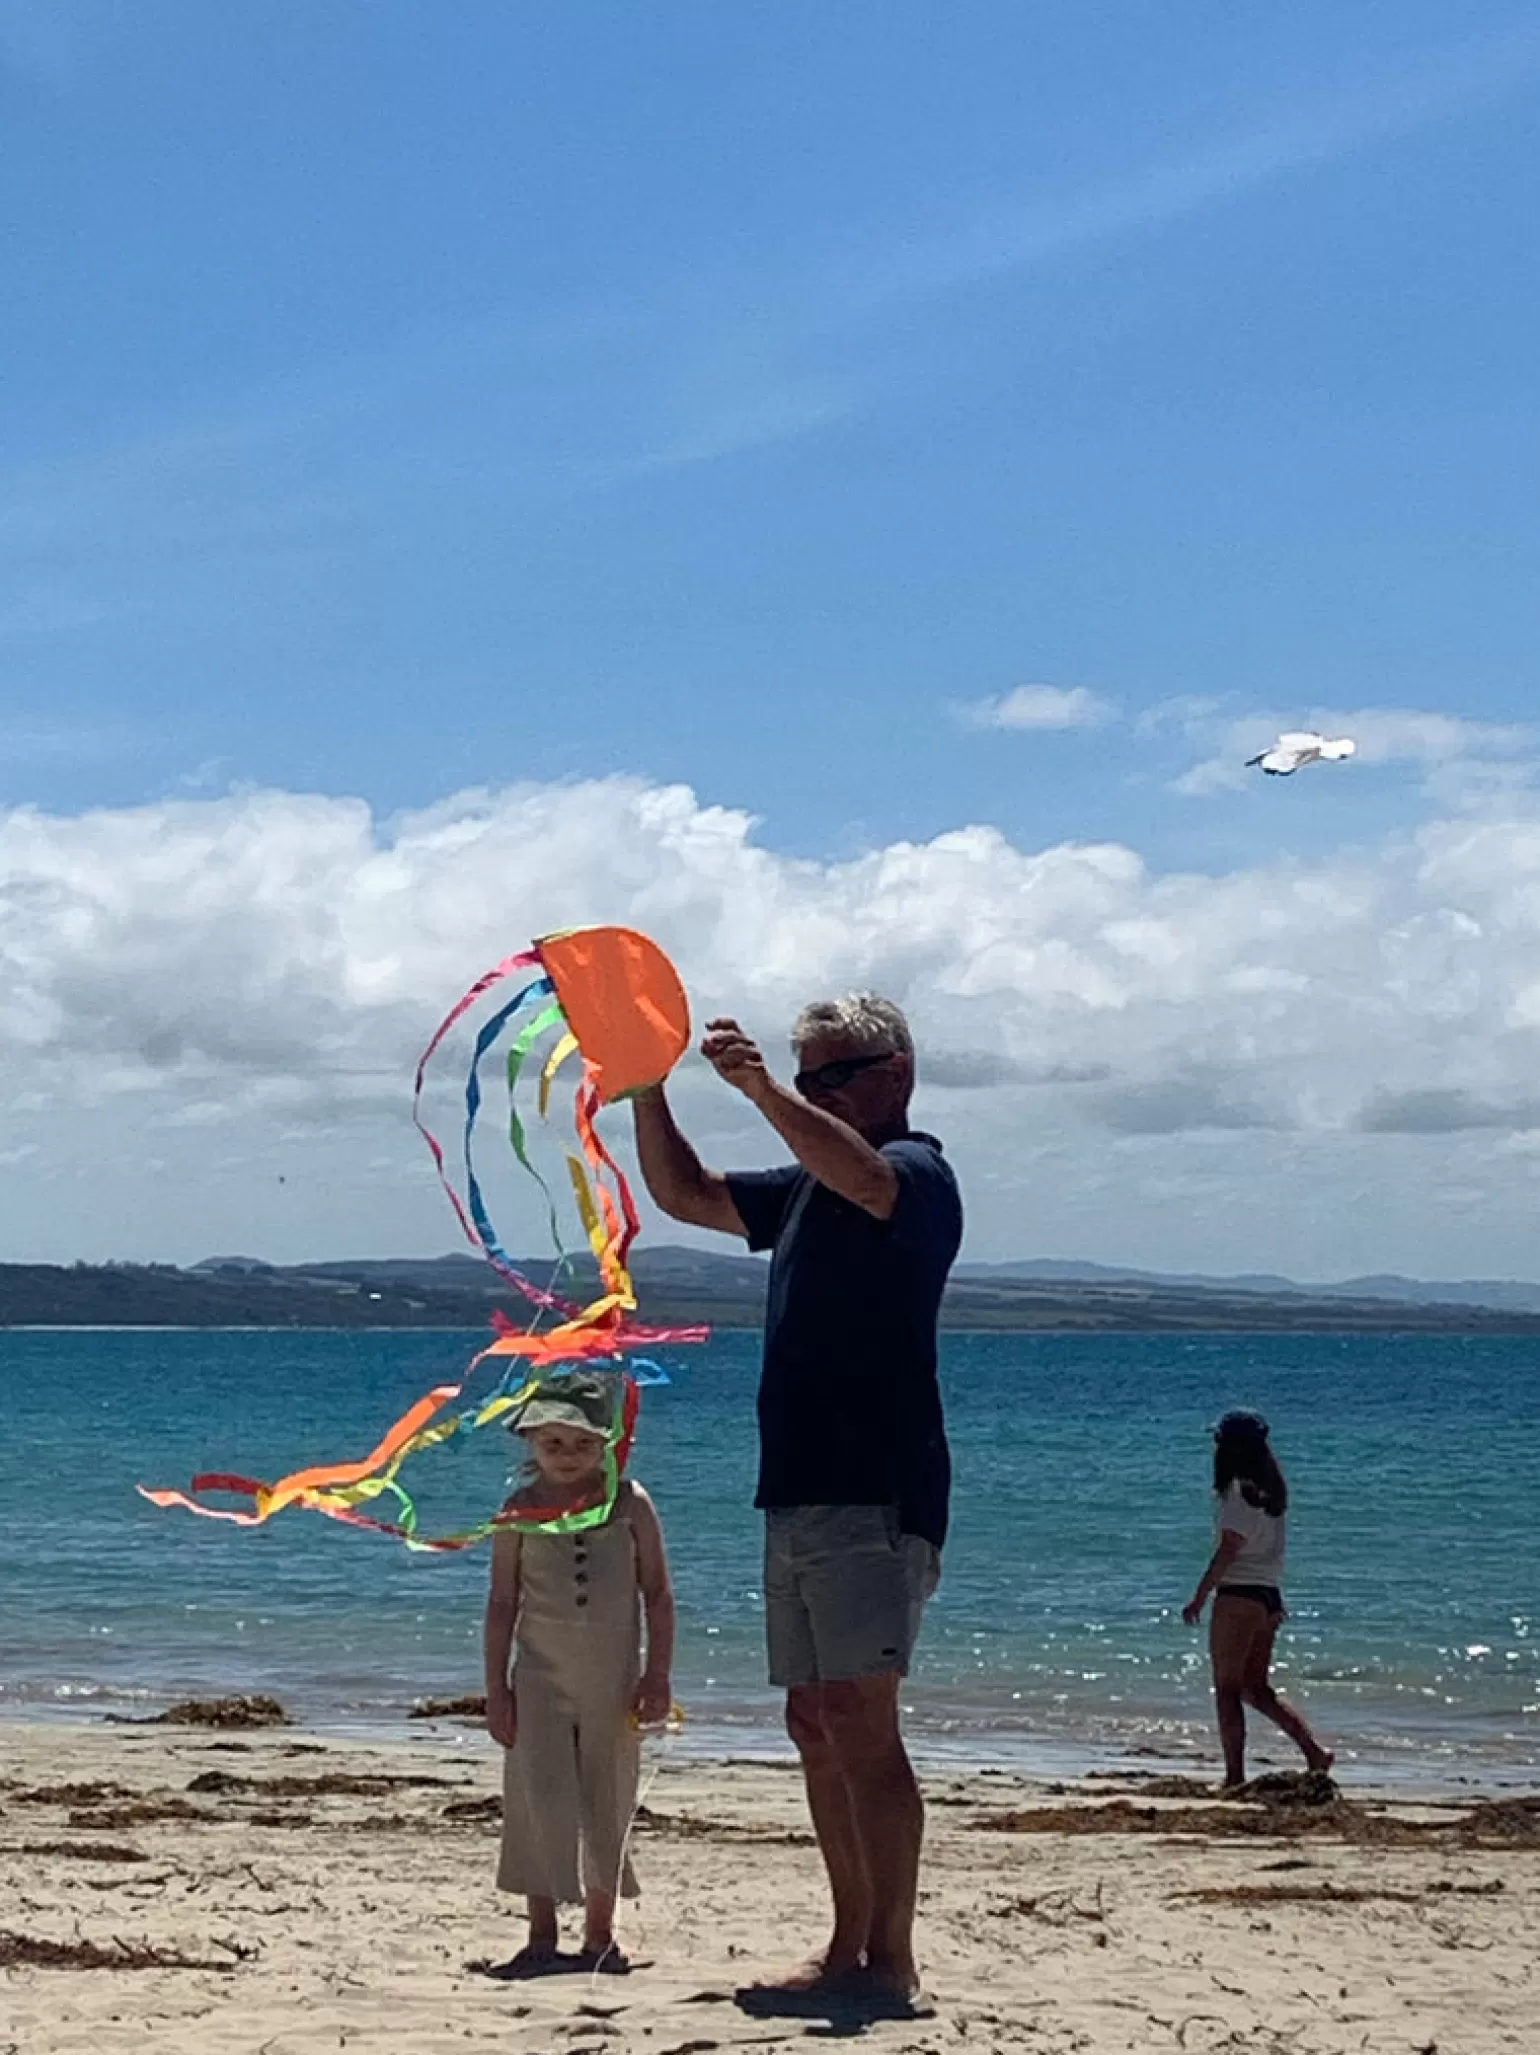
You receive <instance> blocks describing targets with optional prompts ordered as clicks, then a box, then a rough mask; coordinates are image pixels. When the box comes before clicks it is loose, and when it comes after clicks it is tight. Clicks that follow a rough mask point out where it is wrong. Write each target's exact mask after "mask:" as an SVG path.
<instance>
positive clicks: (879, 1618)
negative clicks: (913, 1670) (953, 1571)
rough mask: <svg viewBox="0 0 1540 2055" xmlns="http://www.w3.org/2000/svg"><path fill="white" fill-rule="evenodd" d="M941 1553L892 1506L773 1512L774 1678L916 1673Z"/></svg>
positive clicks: (768, 1587) (770, 1610) (768, 1545)
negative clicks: (905, 1526) (908, 1530)
mask: <svg viewBox="0 0 1540 2055" xmlns="http://www.w3.org/2000/svg"><path fill="white" fill-rule="evenodd" d="M940 1578H941V1551H940V1549H939V1548H937V1547H936V1546H935V1544H934V1543H933V1542H929V1541H926V1540H924V1539H923V1538H922V1537H921V1536H920V1535H918V1534H902V1533H900V1531H899V1525H898V1513H897V1511H896V1509H895V1508H894V1507H892V1506H781V1507H775V1508H773V1509H772V1510H771V1511H770V1512H768V1513H766V1515H765V1632H766V1639H767V1641H768V1643H769V1653H770V1682H771V1683H772V1684H779V1685H783V1686H788V1687H789V1686H790V1685H793V1684H829V1683H836V1682H839V1681H840V1680H841V1679H843V1678H848V1677H877V1676H881V1675H883V1674H884V1673H885V1672H887V1671H889V1670H894V1671H897V1673H898V1674H899V1676H901V1677H902V1676H906V1675H907V1674H908V1671H909V1658H910V1656H911V1655H912V1654H913V1653H914V1644H915V1641H916V1639H917V1638H918V1636H919V1632H920V1620H921V1617H922V1615H923V1614H924V1611H925V1602H926V1600H927V1599H928V1598H929V1597H930V1595H931V1593H932V1592H933V1591H934V1590H935V1588H936V1586H937V1584H938V1583H939V1581H940Z"/></svg>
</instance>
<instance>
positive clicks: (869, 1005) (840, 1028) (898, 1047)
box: [791, 992, 914, 1056]
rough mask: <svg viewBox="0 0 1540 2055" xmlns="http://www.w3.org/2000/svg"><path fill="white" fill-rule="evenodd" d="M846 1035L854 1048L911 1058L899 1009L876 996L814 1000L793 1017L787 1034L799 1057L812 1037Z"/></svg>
mask: <svg viewBox="0 0 1540 2055" xmlns="http://www.w3.org/2000/svg"><path fill="white" fill-rule="evenodd" d="M828 1034H838V1035H848V1036H849V1038H850V1040H851V1041H852V1042H854V1043H855V1044H856V1046H857V1048H860V1049H869V1050H870V1051H871V1052H872V1053H873V1054H874V1055H875V1054H876V1052H877V1051H878V1050H879V1049H892V1050H894V1051H896V1052H897V1053H898V1054H900V1055H903V1056H912V1055H913V1054H914V1037H913V1035H911V1034H910V1032H909V1023H908V1021H907V1020H905V1018H904V1015H903V1009H902V1008H901V1007H898V1006H895V1005H894V1003H893V1001H892V1000H891V999H884V998H883V996H882V994H881V993H880V992H847V993H845V995H844V997H843V998H840V999H815V1000H814V1001H813V1003H812V1004H811V1005H810V1006H804V1007H803V1009H802V1011H801V1012H800V1013H799V1014H798V1015H797V1018H796V1020H795V1022H794V1023H793V1024H792V1030H791V1046H792V1048H793V1049H794V1050H796V1052H797V1053H798V1054H799V1055H800V1054H801V1052H802V1050H803V1049H804V1048H805V1047H806V1045H807V1044H808V1043H809V1042H810V1041H811V1040H812V1039H813V1037H814V1036H815V1035H828Z"/></svg>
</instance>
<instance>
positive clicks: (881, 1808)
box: [822, 1670, 925, 1998]
mask: <svg viewBox="0 0 1540 2055" xmlns="http://www.w3.org/2000/svg"><path fill="white" fill-rule="evenodd" d="M899 1683H900V1678H899V1676H898V1673H897V1672H896V1671H892V1670H890V1671H887V1672H885V1673H884V1674H882V1675H881V1676H876V1677H851V1678H848V1679H846V1680H845V1681H843V1682H840V1683H831V1684H825V1685H824V1686H823V1687H822V1691H823V1704H822V1712H823V1727H824V1732H825V1733H826V1735H827V1736H828V1740H829V1747H830V1753H831V1754H832V1756H833V1759H834V1762H835V1764H836V1766H837V1770H838V1775H839V1777H840V1779H841V1781H842V1783H843V1786H844V1790H845V1793H846V1803H847V1806H848V1815H849V1820H850V1826H851V1829H852V1833H853V1838H854V1842H855V1846H856V1850H857V1853H858V1858H859V1861H860V1865H861V1870H862V1872H863V1874H864V1876H866V1877H868V1878H870V1879H871V1884H870V1888H869V1892H868V1896H867V1907H868V1911H867V1926H866V1967H867V1969H868V1971H869V1972H870V1973H871V1975H872V1976H873V1977H874V1978H876V1979H878V1980H879V1981H880V1982H881V1983H882V1984H884V1985H887V1986H891V1988H892V1989H893V1990H894V1991H895V1992H897V1993H898V1994H899V1995H900V1996H902V1997H905V1998H908V1997H912V1996H913V1995H914V1994H915V1992H916V1991H917V1990H918V1989H919V1982H920V1980H919V1975H918V1972H917V1971H916V1969H915V1962H914V1907H915V1897H916V1893H917V1891H918V1887H919V1875H920V1844H921V1841H922V1840H923V1838H924V1833H925V1808H924V1805H923V1804H922V1802H921V1799H920V1787H919V1784H918V1783H917V1781H916V1779H915V1774H914V1769H913V1766H912V1765H911V1763H910V1761H909V1755H908V1751H907V1750H906V1749H905V1747H904V1739H903V1734H902V1732H901V1731H900V1728H899V1719H898V1688H899Z"/></svg>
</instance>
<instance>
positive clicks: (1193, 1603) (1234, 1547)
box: [1182, 1527, 1241, 1627]
mask: <svg viewBox="0 0 1540 2055" xmlns="http://www.w3.org/2000/svg"><path fill="white" fill-rule="evenodd" d="M1240 1551H1241V1537H1240V1535H1238V1534H1236V1533H1234V1532H1233V1531H1232V1530H1231V1529H1230V1528H1228V1527H1226V1528H1225V1529H1224V1531H1223V1532H1222V1533H1221V1535H1220V1537H1219V1546H1218V1548H1216V1549H1215V1550H1214V1553H1213V1555H1212V1556H1211V1557H1210V1558H1209V1566H1208V1568H1207V1569H1206V1570H1205V1571H1204V1572H1203V1575H1202V1576H1201V1577H1200V1578H1199V1579H1198V1588H1197V1590H1196V1591H1195V1592H1194V1593H1193V1595H1192V1597H1191V1599H1190V1600H1189V1602H1188V1603H1187V1604H1186V1605H1184V1606H1183V1607H1182V1618H1183V1619H1184V1620H1185V1621H1186V1622H1187V1624H1188V1626H1189V1627H1190V1626H1191V1625H1192V1624H1193V1622H1194V1621H1195V1620H1197V1619H1199V1618H1201V1616H1202V1613H1203V1608H1204V1606H1205V1605H1206V1604H1207V1602H1208V1595H1209V1593H1210V1592H1211V1591H1213V1590H1215V1589H1217V1587H1218V1584H1219V1580H1220V1578H1221V1577H1223V1575H1224V1573H1225V1571H1226V1570H1228V1569H1229V1567H1230V1565H1231V1563H1233V1562H1234V1561H1235V1558H1236V1557H1237V1556H1238V1555H1239V1554H1240Z"/></svg>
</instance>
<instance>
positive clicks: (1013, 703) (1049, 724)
mask: <svg viewBox="0 0 1540 2055" xmlns="http://www.w3.org/2000/svg"><path fill="white" fill-rule="evenodd" d="M1114 711H1115V709H1114V708H1113V706H1112V705H1111V704H1110V702H1109V701H1107V700H1105V699H1103V698H1101V696H1100V695H1099V694H1098V693H1095V692H1092V691H1090V690H1089V689H1088V688H1087V687H1086V686H1084V685H1018V686H1017V687H1016V688H1015V690H1014V691H1012V692H1004V693H1001V694H1000V695H999V696H998V697H996V698H993V699H974V700H969V701H968V702H967V703H966V704H965V705H963V706H961V707H959V708H958V713H959V714H960V716H961V718H962V719H963V720H964V721H965V722H966V723H967V725H968V726H969V727H970V728H1095V727H1100V725H1101V724H1102V722H1104V721H1109V720H1111V719H1112V716H1113V713H1114Z"/></svg>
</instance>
